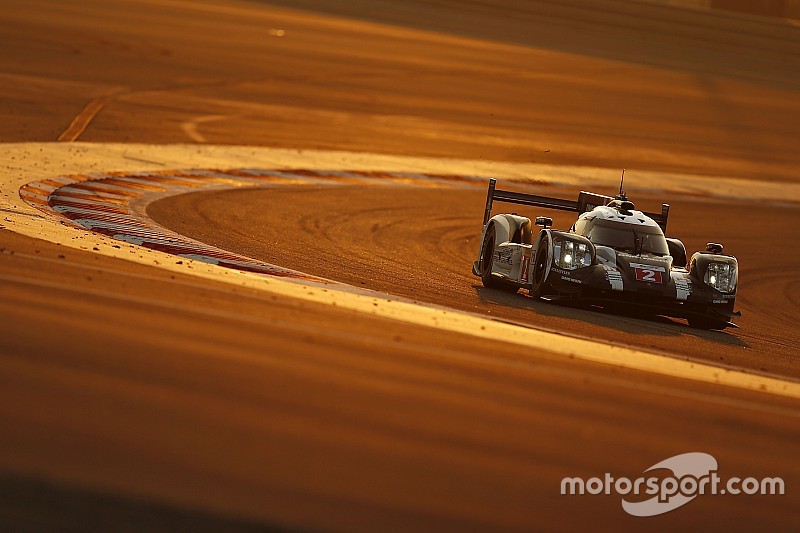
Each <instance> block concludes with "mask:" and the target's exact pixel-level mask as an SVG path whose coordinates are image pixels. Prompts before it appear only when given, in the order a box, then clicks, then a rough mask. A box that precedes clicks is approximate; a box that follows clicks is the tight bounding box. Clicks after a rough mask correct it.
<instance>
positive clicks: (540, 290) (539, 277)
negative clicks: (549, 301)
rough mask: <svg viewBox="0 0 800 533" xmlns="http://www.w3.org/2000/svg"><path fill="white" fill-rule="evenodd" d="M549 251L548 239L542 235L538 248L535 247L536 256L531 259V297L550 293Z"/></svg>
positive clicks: (545, 234) (544, 234) (545, 235)
mask: <svg viewBox="0 0 800 533" xmlns="http://www.w3.org/2000/svg"><path fill="white" fill-rule="evenodd" d="M551 255H552V253H551V251H550V237H549V236H548V235H547V233H543V234H542V236H541V238H540V239H539V246H537V247H536V255H535V256H534V257H533V280H532V283H531V295H532V296H534V297H536V298H540V297H542V296H545V295H546V294H550V293H551V292H552V288H551V287H550V283H549V281H548V278H549V276H550V272H549V270H550V269H549V268H548V267H549V266H550V262H551V261H552V258H551Z"/></svg>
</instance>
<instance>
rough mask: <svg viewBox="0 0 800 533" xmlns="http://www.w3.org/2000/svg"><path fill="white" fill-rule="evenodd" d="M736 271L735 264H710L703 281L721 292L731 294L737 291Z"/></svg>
mask: <svg viewBox="0 0 800 533" xmlns="http://www.w3.org/2000/svg"><path fill="white" fill-rule="evenodd" d="M736 270H737V269H736V265H735V264H733V263H717V262H714V263H709V264H708V267H707V268H706V275H705V277H704V278H703V281H704V282H705V284H706V285H708V286H709V287H713V288H715V289H717V290H718V291H719V292H724V293H731V292H733V291H734V289H736V277H737V271H736Z"/></svg>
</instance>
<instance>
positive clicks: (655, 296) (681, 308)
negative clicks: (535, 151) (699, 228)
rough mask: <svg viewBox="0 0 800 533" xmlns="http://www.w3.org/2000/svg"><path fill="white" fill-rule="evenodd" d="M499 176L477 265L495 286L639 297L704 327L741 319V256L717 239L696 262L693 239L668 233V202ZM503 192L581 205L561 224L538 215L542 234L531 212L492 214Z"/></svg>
mask: <svg viewBox="0 0 800 533" xmlns="http://www.w3.org/2000/svg"><path fill="white" fill-rule="evenodd" d="M495 185H496V180H494V179H492V180H490V181H489V191H488V194H487V197H486V210H485V212H484V218H483V234H482V237H481V247H480V255H479V257H478V260H477V261H475V263H474V265H473V267H472V272H473V274H475V275H476V276H479V277H480V278H481V280H482V281H483V284H484V285H485V286H486V287H491V288H496V289H503V290H509V291H511V292H517V291H518V290H519V289H527V290H528V291H529V292H530V294H531V295H533V296H536V297H540V298H543V299H545V300H548V301H571V302H584V303H587V304H593V305H600V306H608V305H609V304H614V305H618V304H623V305H625V306H636V307H640V308H645V309H648V310H650V311H652V312H653V314H659V315H666V316H673V317H681V318H686V319H688V321H689V323H690V324H691V325H692V326H695V327H698V328H703V329H723V328H726V327H736V325H735V324H734V323H733V322H731V319H732V318H733V317H737V316H740V315H741V313H739V312H737V311H734V304H735V301H736V288H737V285H738V273H739V267H738V262H737V261H736V258H735V257H733V256H731V255H726V254H723V252H722V250H723V247H722V245H721V244H717V243H708V245H707V247H706V250H705V251H703V252H697V253H695V254H694V255H693V256H692V258H691V261H689V263H688V265H687V260H686V248H685V247H684V245H683V243H682V242H681V241H679V240H678V239H668V238H665V237H664V231H665V230H666V227H667V218H668V216H669V205H668V204H662V208H661V213H647V212H643V211H637V210H636V208H635V206H634V204H633V203H632V202H631V201H629V200H628V198H627V197H626V195H625V193H624V192H623V190H622V186H620V191H619V195H618V196H617V197H616V198H612V197H610V196H604V195H600V194H594V193H590V192H581V193H580V194H579V196H578V200H577V201H571V200H562V199H558V198H548V197H545V196H536V195H532V194H523V193H515V192H511V191H502V190H498V189H496V188H495ZM496 201H497V202H507V203H514V204H522V205H529V206H535V207H542V208H546V209H559V210H566V211H574V212H576V213H578V218H577V220H576V221H575V223H574V224H573V225H572V227H571V228H570V229H569V230H564V231H559V230H555V229H552V228H551V226H552V224H553V220H552V219H551V218H549V217H537V218H536V219H535V224H536V225H537V226H540V227H541V228H542V229H541V230H539V231H538V232H536V233H535V234H534V231H533V225H532V224H531V220H530V219H529V218H527V217H523V216H519V215H517V214H499V215H495V216H491V211H492V204H493V202H496ZM490 217H491V218H490Z"/></svg>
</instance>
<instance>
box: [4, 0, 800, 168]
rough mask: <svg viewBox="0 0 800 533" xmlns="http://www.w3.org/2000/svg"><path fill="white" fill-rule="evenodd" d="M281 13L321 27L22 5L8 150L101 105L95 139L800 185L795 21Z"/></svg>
mask: <svg viewBox="0 0 800 533" xmlns="http://www.w3.org/2000/svg"><path fill="white" fill-rule="evenodd" d="M282 4H284V5H286V6H289V5H296V6H298V7H300V8H305V9H307V11H294V10H291V9H288V8H287V7H280V6H276V5H274V4H273V3H269V2H259V3H244V2H242V3H235V2H207V1H202V0H201V1H192V2H190V1H184V0H169V1H166V2H153V1H144V2H141V1H132V0H114V1H112V2H108V1H105V0H86V1H84V2H80V3H64V2H54V1H52V0H8V1H7V2H6V3H5V6H6V7H5V9H3V10H2V12H1V13H0V26H2V27H3V28H4V29H5V31H3V32H2V33H0V45H1V46H2V48H3V49H4V50H13V53H7V54H3V56H2V57H0V73H2V74H0V115H2V116H3V117H4V120H2V121H0V140H7V141H21V140H37V141H41V140H53V141H54V140H56V139H57V138H58V137H59V136H60V135H61V134H62V133H64V132H66V131H67V130H68V129H69V127H70V124H71V123H72V121H73V119H75V118H76V116H78V115H79V113H81V112H82V110H83V109H84V107H85V106H88V105H90V103H91V102H95V103H99V104H100V109H101V110H100V111H99V112H98V113H97V114H96V116H95V118H94V120H92V121H91V123H89V122H88V118H90V117H91V116H92V115H93V111H94V110H96V107H95V108H91V109H88V110H87V111H86V112H85V113H83V114H81V116H80V120H79V122H81V123H86V124H88V127H86V128H85V131H83V132H82V133H80V128H78V129H77V130H75V129H73V130H71V131H70V133H71V134H73V133H80V135H78V137H77V138H80V139H81V140H85V141H122V142H165V143H170V142H208V143H217V144H257V145H267V146H278V147H288V148H323V149H350V150H357V151H365V152H378V153H390V154H414V155H428V156H436V157H463V158H474V159H479V158H480V159H488V160H505V161H524V162H529V161H531V162H539V163H552V164H588V165H594V166H608V167H611V168H623V167H624V168H629V169H632V168H640V169H653V170H675V171H686V172H692V173H702V174H710V175H729V176H738V177H751V178H759V179H770V180H788V181H797V179H798V174H797V168H798V166H799V164H800V155H798V154H800V152H798V150H797V146H798V145H800V99H798V98H797V97H796V91H797V89H798V87H800V28H798V27H796V26H794V25H792V24H791V23H789V22H787V21H783V20H780V19H760V18H747V17H741V16H735V15H730V14H726V13H718V12H717V13H708V12H704V11H697V10H686V9H678V8H667V7H664V6H661V5H653V4H648V3H641V2H625V1H602V2H597V1H589V0H574V1H571V2H569V3H568V4H564V3H563V2H550V1H547V2H541V1H533V2H531V1H528V0H514V1H511V2H508V1H504V2H494V1H488V0H481V1H472V0H470V1H456V0H436V1H434V2H430V1H422V0H411V1H404V2H399V1H394V0H381V1H375V2H368V3H365V2H334V1H329V0H327V1H326V0H304V1H303V2H300V3H297V4H295V2H283V3H282ZM328 11H332V12H333V13H334V16H331V15H328V14H326V12H328ZM348 16H354V17H357V18H355V19H350V18H345V17H348ZM281 32H283V33H281ZM53 94H57V95H58V97H57V98H53V97H52V96H51V95H53ZM106 98H107V99H108V102H107V104H104V102H105V99H106ZM103 105H104V107H103ZM70 136H72V137H74V136H73V135H70Z"/></svg>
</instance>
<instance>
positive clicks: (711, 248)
mask: <svg viewBox="0 0 800 533" xmlns="http://www.w3.org/2000/svg"><path fill="white" fill-rule="evenodd" d="M706 252H710V253H712V254H721V253H722V245H721V244H719V243H717V242H709V243H706Z"/></svg>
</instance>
